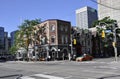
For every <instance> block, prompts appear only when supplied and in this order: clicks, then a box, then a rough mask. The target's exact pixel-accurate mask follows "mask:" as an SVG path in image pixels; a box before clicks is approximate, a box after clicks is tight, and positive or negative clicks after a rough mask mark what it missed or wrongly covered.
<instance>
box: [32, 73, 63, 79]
mask: <svg viewBox="0 0 120 79" xmlns="http://www.w3.org/2000/svg"><path fill="white" fill-rule="evenodd" d="M34 76H37V77H43V78H48V79H64V78H61V77H56V76H51V75H44V74H35V75H34Z"/></svg>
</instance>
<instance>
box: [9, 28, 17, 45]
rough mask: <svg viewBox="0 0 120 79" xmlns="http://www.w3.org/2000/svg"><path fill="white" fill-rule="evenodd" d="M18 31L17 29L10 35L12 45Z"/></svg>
mask: <svg viewBox="0 0 120 79" xmlns="http://www.w3.org/2000/svg"><path fill="white" fill-rule="evenodd" d="M16 32H17V30H16V31H13V32H11V33H10V36H11V46H13V45H14V41H15V33H16Z"/></svg>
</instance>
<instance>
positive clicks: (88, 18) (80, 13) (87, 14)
mask: <svg viewBox="0 0 120 79" xmlns="http://www.w3.org/2000/svg"><path fill="white" fill-rule="evenodd" d="M97 19H98V17H97V11H96V10H95V9H93V8H91V7H88V6H86V7H83V8H80V9H78V10H76V22H77V23H76V25H77V27H79V28H80V29H88V28H90V27H91V25H92V23H93V22H94V21H95V20H97Z"/></svg>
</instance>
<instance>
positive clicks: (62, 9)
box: [0, 0, 97, 33]
mask: <svg viewBox="0 0 120 79" xmlns="http://www.w3.org/2000/svg"><path fill="white" fill-rule="evenodd" d="M84 6H90V7H93V8H95V9H97V4H96V3H94V2H92V1H90V0H0V26H2V27H4V28H5V31H7V32H9V33H10V32H12V31H14V30H17V29H18V26H19V25H20V24H21V23H22V22H23V21H24V20H25V19H29V20H32V19H38V18H40V19H41V20H42V21H44V20H47V19H61V20H67V21H70V22H71V24H72V25H73V26H75V25H76V15H75V10H76V9H79V8H81V7H84Z"/></svg>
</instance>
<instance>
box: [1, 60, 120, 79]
mask: <svg viewBox="0 0 120 79" xmlns="http://www.w3.org/2000/svg"><path fill="white" fill-rule="evenodd" d="M114 60H115V59H114V58H101V59H94V60H93V61H84V62H76V61H68V60H65V61H41V62H38V61H37V62H31V61H30V62H26V61H8V62H0V79H120V74H119V73H120V58H118V62H115V61H114ZM20 76H22V77H21V78H19V77H20Z"/></svg>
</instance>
